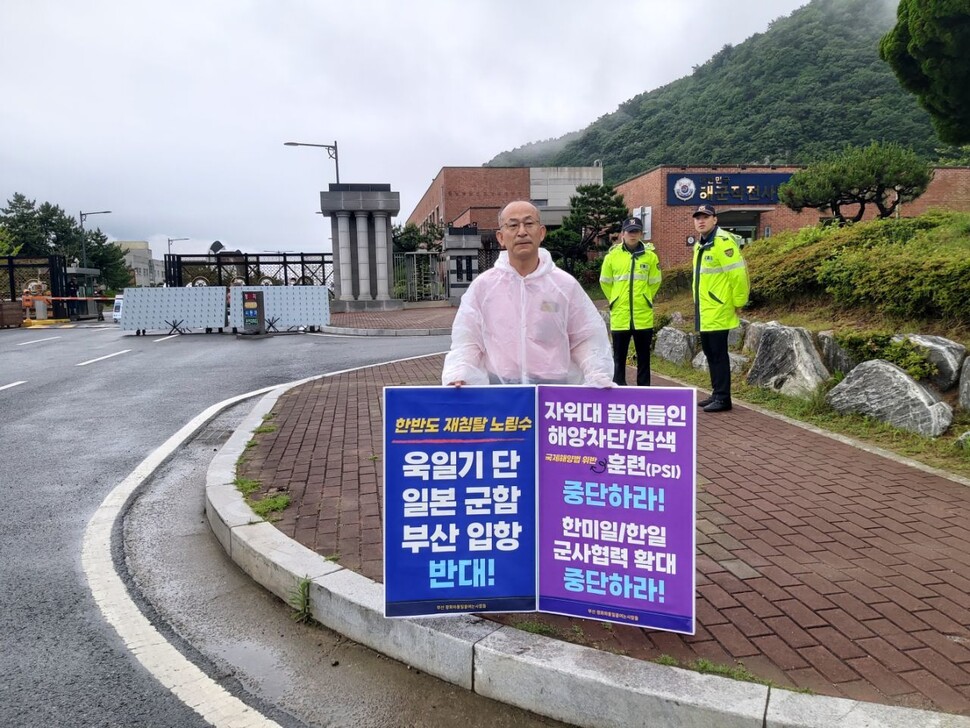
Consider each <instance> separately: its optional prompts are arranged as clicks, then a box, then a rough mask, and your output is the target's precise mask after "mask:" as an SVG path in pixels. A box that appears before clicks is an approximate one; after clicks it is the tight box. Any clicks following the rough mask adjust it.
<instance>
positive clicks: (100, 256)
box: [84, 228, 132, 290]
mask: <svg viewBox="0 0 970 728" xmlns="http://www.w3.org/2000/svg"><path fill="white" fill-rule="evenodd" d="M84 235H85V237H86V239H87V240H86V245H87V255H88V267H90V268H99V269H100V270H101V280H102V281H103V282H104V284H105V285H106V286H107V287H108V288H111V289H114V290H121V289H122V288H125V287H126V286H130V285H132V281H131V271H130V270H129V268H128V266H127V265H126V264H125V251H124V250H122V249H121V246H119V245H115V244H114V243H109V242H108V237H107V236H106V235H105V234H104V233H103V232H101V229H100V228H97V229H95V230H85V231H84Z"/></svg>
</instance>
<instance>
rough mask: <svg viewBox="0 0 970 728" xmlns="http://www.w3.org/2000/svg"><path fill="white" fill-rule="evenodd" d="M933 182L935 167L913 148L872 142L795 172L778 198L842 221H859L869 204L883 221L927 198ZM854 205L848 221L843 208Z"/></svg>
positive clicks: (799, 210)
mask: <svg viewBox="0 0 970 728" xmlns="http://www.w3.org/2000/svg"><path fill="white" fill-rule="evenodd" d="M932 179H933V169H932V167H931V166H930V165H929V164H928V163H926V162H925V161H923V160H922V159H921V158H920V157H919V156H918V155H917V154H916V153H915V152H914V151H912V150H911V149H906V148H904V147H901V146H899V145H898V144H892V143H890V144H882V143H880V142H874V143H872V144H870V145H869V146H867V147H861V148H859V147H847V148H846V149H845V150H844V151H843V152H842V154H840V155H838V156H833V157H829V158H828V159H824V160H822V161H820V162H816V163H815V164H811V165H809V166H808V167H806V168H805V169H802V170H800V171H798V172H796V173H795V174H793V175H792V177H791V179H790V180H788V182H786V183H785V184H783V185H781V187H779V188H778V198H779V199H780V200H781V202H782V204H784V205H785V206H787V207H789V208H791V209H792V210H794V211H795V212H801V211H802V210H804V209H805V208H809V209H818V210H823V211H826V210H830V211H831V212H832V215H833V217H835V219H836V220H838V221H839V222H840V223H844V222H846V221H847V220H851V221H853V222H855V221H858V220H861V219H862V218H863V216H864V215H865V212H866V207H867V206H868V205H870V204H871V205H875V206H876V208H877V209H878V210H879V217H881V218H882V217H889V216H890V215H892V214H893V213H894V212H895V211H896V208H897V207H898V206H899V204H900V203H903V202H910V201H912V200H915V199H916V198H917V197H919V196H920V195H921V194H923V193H924V192H925V191H926V188H927V186H928V185H929V183H930V180H932ZM850 206H857V207H855V212H854V214H853V215H852V216H851V217H847V215H846V213H845V211H844V209H843V208H846V207H850Z"/></svg>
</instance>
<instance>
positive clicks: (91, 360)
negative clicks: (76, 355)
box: [74, 349, 131, 367]
mask: <svg viewBox="0 0 970 728" xmlns="http://www.w3.org/2000/svg"><path fill="white" fill-rule="evenodd" d="M129 351H131V349H125V350H124V351H116V352H115V353H114V354H108V355H106V356H99V357H98V358H97V359H88V360H87V361H82V362H81V363H80V364H75V365H74V366H76V367H85V366H87V365H88V364H94V362H96V361H104V360H105V359H110V358H111V357H113V356H121V355H122V354H127V353H128V352H129Z"/></svg>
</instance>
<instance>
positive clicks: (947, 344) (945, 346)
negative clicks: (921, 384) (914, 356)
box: [893, 334, 967, 392]
mask: <svg viewBox="0 0 970 728" xmlns="http://www.w3.org/2000/svg"><path fill="white" fill-rule="evenodd" d="M902 339H909V340H910V341H912V342H913V343H914V344H916V345H917V346H922V347H925V348H926V349H927V354H926V358H927V360H928V361H929V362H930V363H932V364H935V365H936V369H937V374H936V376H935V377H931V378H930V381H931V382H932V383H933V384H934V385H936V386H937V387H939V388H940V391H942V392H945V391H947V390H948V389H952V388H953V387H955V386H956V384H957V382H958V381H960V367H961V366H963V362H964V360H965V359H966V358H967V347H965V346H964V345H963V344H958V343H957V342H955V341H950V340H949V339H945V338H943V337H942V336H928V335H926V334H906V335H905V336H894V337H893V340H894V341H900V340H902Z"/></svg>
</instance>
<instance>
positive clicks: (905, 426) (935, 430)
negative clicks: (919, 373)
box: [825, 359, 953, 437]
mask: <svg viewBox="0 0 970 728" xmlns="http://www.w3.org/2000/svg"><path fill="white" fill-rule="evenodd" d="M825 399H826V401H828V403H829V404H830V405H832V407H833V408H834V409H835V410H836V411H837V412H840V413H842V414H845V413H846V412H856V413H858V414H861V415H866V416H868V417H874V418H876V419H878V420H880V421H882V422H887V423H889V424H890V425H892V426H893V427H898V428H899V429H901V430H908V431H909V432H915V433H916V434H918V435H922V436H924V437H937V436H939V435H941V434H943V433H944V432H946V429H947V428H948V427H949V426H950V423H951V422H952V421H953V411H952V410H951V409H950V406H949V405H948V404H947V403H946V402H937V401H935V400H934V398H933V397H932V396H931V395H930V394H929V393H928V392H927V391H926V390H925V389H924V388H923V387H921V386H920V385H919V383H918V382H917V381H916V380H914V379H913V378H912V377H911V376H909V375H908V374H907V373H906V372H904V371H903V370H902V369H900V368H899V367H898V366H896V365H895V364H890V363H889V362H888V361H883V360H882V359H873V360H871V361H864V362H862V363H861V364H859V365H858V366H856V367H855V368H854V369H853V370H852V371H851V372H849V373H848V374H847V375H846V377H845V379H843V380H842V381H841V382H839V384H837V385H836V386H835V387H833V388H832V391H831V392H829V393H828V395H826V398H825Z"/></svg>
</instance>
